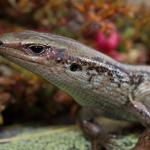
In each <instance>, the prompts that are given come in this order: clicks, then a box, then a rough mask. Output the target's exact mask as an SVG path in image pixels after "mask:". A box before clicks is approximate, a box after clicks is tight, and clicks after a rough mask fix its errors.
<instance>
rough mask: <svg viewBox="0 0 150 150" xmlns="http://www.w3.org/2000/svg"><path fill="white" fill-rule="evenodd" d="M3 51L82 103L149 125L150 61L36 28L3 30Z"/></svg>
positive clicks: (1, 47) (112, 116) (110, 115)
mask: <svg viewBox="0 0 150 150" xmlns="http://www.w3.org/2000/svg"><path fill="white" fill-rule="evenodd" d="M0 54H1V55H3V56H4V57H6V58H8V59H9V60H11V61H12V62H14V63H16V64H18V65H20V66H22V67H24V68H26V69H28V70H30V71H32V72H34V73H37V74H39V75H40V76H42V77H43V78H45V79H46V80H48V81H49V82H50V83H52V84H54V85H55V86H57V87H58V88H60V89H62V90H64V91H66V92H67V93H69V94H70V95H71V96H72V97H74V99H75V100H76V101H77V103H79V104H80V105H82V106H84V107H87V108H92V109H99V110H100V111H101V113H102V114H103V115H106V116H108V117H111V118H117V119H125V120H129V121H140V122H141V124H143V125H145V126H150V97H149V96H150V67H146V66H132V65H125V64H121V63H119V62H116V61H115V60H113V59H111V58H109V57H108V56H105V55H104V54H102V53H100V52H97V51H95V50H94V49H91V48H89V47H86V46H85V45H82V44H80V43H78V42H76V41H74V40H72V39H69V38H65V37H61V36H56V35H51V34H47V33H38V32H33V31H25V32H20V33H8V34H4V35H1V37H0Z"/></svg>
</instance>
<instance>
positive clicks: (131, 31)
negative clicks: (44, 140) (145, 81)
mask: <svg viewBox="0 0 150 150" xmlns="http://www.w3.org/2000/svg"><path fill="white" fill-rule="evenodd" d="M0 6H1V9H0V34H1V33H5V32H15V31H22V30H35V31H39V32H49V33H53V34H59V35H63V36H67V37H71V38H74V39H76V40H78V41H80V42H82V43H84V44H86V45H87V46H90V47H93V48H95V49H97V51H100V52H102V53H105V54H106V55H109V56H110V57H112V58H114V59H116V60H117V61H120V62H123V63H129V64H149V63H150V57H149V54H150V38H149V37H150V18H149V17H150V8H149V7H150V2H149V1H148V0H147V1H146V0H145V1H144V0H141V1H140V0H136V1H134V0H133V1H132V0H122V1H120V0H115V1H114V0H55V1H54V0H1V1H0ZM79 109H80V107H79V106H78V105H77V104H76V103H75V102H74V101H73V99H72V98H71V97H70V96H68V95H67V94H66V93H64V92H62V91H60V90H59V89H57V88H56V87H54V86H53V85H50V84H49V83H47V82H46V81H44V80H43V79H41V78H40V77H38V76H36V75H33V74H32V73H31V72H28V71H27V70H24V69H22V68H20V67H18V66H16V65H14V64H12V63H10V62H8V61H7V60H5V59H3V58H2V57H0V125H1V126H6V125H13V124H18V123H39V122H40V124H50V125H53V124H56V123H57V124H62V123H72V122H74V121H75V118H76V115H77V113H78V110H79Z"/></svg>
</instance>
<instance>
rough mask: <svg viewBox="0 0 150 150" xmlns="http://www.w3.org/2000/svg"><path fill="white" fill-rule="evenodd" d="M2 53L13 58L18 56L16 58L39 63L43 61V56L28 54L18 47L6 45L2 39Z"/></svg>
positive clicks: (0, 48)
mask: <svg viewBox="0 0 150 150" xmlns="http://www.w3.org/2000/svg"><path fill="white" fill-rule="evenodd" d="M0 55H2V56H4V57H6V58H10V57H11V58H16V59H20V60H24V61H28V62H32V63H38V64H42V63H43V59H42V57H39V56H30V55H27V54H25V53H24V52H22V51H21V50H19V49H17V48H12V47H9V46H4V45H3V44H2V43H1V41H0Z"/></svg>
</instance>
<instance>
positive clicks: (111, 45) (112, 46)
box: [96, 31, 122, 61]
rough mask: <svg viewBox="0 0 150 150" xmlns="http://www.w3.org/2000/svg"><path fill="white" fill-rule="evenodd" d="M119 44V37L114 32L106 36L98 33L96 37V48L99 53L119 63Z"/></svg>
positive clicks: (120, 58) (120, 57)
mask: <svg viewBox="0 0 150 150" xmlns="http://www.w3.org/2000/svg"><path fill="white" fill-rule="evenodd" d="M119 43H120V36H119V34H118V33H117V32H116V31H111V32H110V33H109V34H108V35H106V34H105V33H103V32H101V31H98V32H97V35H96V47H97V50H98V51H101V52H103V53H105V54H107V55H109V56H111V57H113V58H114V59H116V60H119V61H121V60H122V56H121V54H119V53H118V52H117V50H116V49H117V48H118V46H119Z"/></svg>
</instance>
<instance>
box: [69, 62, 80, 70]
mask: <svg viewBox="0 0 150 150" xmlns="http://www.w3.org/2000/svg"><path fill="white" fill-rule="evenodd" d="M70 70H71V71H73V72H75V71H81V70H82V67H81V66H80V65H79V64H76V63H73V64H71V66H70Z"/></svg>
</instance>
